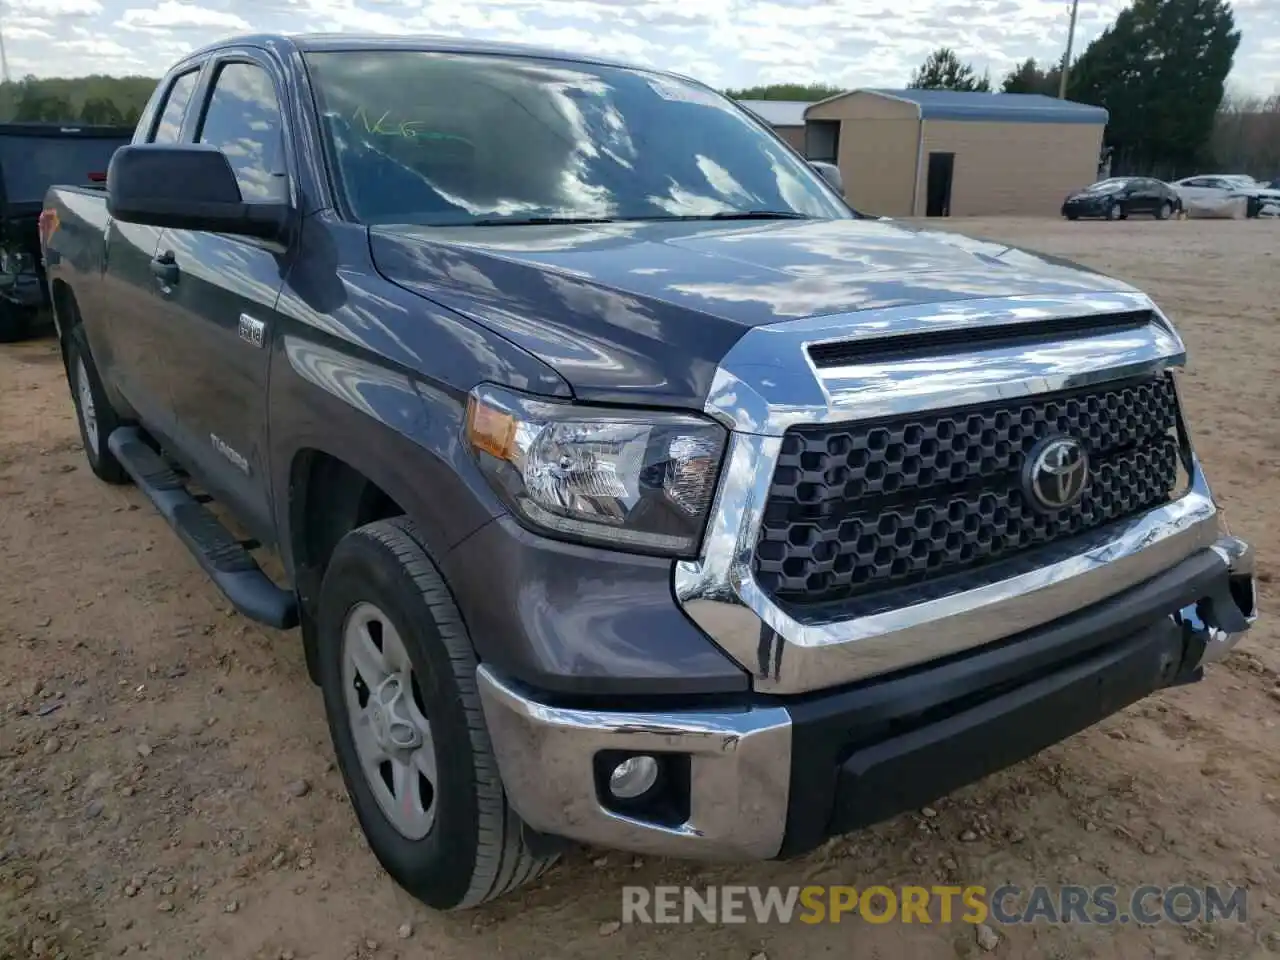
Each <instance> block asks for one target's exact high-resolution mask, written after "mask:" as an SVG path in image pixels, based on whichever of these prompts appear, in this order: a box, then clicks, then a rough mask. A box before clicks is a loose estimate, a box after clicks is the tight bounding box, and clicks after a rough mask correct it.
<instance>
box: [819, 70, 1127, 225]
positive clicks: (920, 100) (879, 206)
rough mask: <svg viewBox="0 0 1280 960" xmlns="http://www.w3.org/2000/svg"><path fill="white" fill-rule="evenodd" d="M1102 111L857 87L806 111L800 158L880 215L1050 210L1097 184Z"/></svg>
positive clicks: (1023, 97)
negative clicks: (834, 168) (825, 169)
mask: <svg viewBox="0 0 1280 960" xmlns="http://www.w3.org/2000/svg"><path fill="white" fill-rule="evenodd" d="M1106 123H1107V111H1106V110H1104V109H1102V108H1101V107H1091V106H1087V105H1085V104H1081V103H1073V102H1071V101H1069V100H1055V99H1053V98H1052V97H1043V96H1039V95H1034V94H1017V93H962V92H958V91H954V90H854V91H852V92H851V93H845V94H841V95H839V96H835V97H831V98H830V99H827V100H821V101H819V102H817V103H815V104H813V105H812V106H810V107H809V108H808V109H807V110H806V111H805V154H806V156H807V157H808V158H809V159H810V160H826V161H828V162H830V163H836V164H838V165H839V167H840V173H841V176H843V177H844V185H845V193H846V195H847V196H848V198H849V202H850V203H851V204H853V206H854V207H855V208H856V209H858V210H861V211H863V212H865V213H874V214H878V215H880V216H887V217H909V216H931V217H945V216H966V215H979V214H1056V213H1057V212H1058V211H1059V209H1060V208H1061V205H1062V200H1063V197H1065V196H1066V194H1067V193H1069V192H1070V191H1072V190H1078V189H1080V188H1081V187H1084V186H1087V185H1088V184H1090V183H1092V182H1093V181H1094V180H1095V179H1097V176H1096V175H1097V171H1098V158H1099V154H1100V151H1101V147H1102V131H1103V128H1104V127H1105V126H1106Z"/></svg>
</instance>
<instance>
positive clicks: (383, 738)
mask: <svg viewBox="0 0 1280 960" xmlns="http://www.w3.org/2000/svg"><path fill="white" fill-rule="evenodd" d="M342 685H343V692H344V695H345V698H346V708H347V710H346V712H347V722H348V724H349V725H350V728H351V737H352V740H353V741H354V742H355V748H356V755H357V756H358V757H359V760H360V770H361V772H362V773H363V774H364V777H365V780H366V781H367V782H368V785H369V789H370V790H371V791H372V792H373V795H374V797H375V798H376V799H377V801H378V805H379V807H381V808H382V812H383V814H384V815H385V816H386V818H387V820H388V822H390V824H391V825H392V826H393V827H394V828H395V829H396V831H397V832H398V833H400V835H401V836H403V837H405V838H406V839H409V840H421V839H422V838H423V837H425V836H426V835H427V834H428V833H430V832H431V828H432V826H434V824H435V819H436V784H437V773H436V751H435V742H434V740H433V739H432V735H431V723H430V721H429V720H428V719H427V714H426V708H425V706H424V700H423V697H422V690H421V687H420V685H419V678H418V677H417V676H416V675H415V671H414V667H413V663H412V661H411V660H410V659H409V653H408V651H407V650H406V648H405V645H404V641H403V640H402V639H401V637H400V633H399V632H398V631H397V630H396V628H395V626H394V624H392V622H391V619H390V618H389V617H388V616H387V615H386V614H385V613H383V612H382V611H381V610H380V609H378V607H376V606H375V605H373V604H372V603H368V602H363V603H358V604H356V605H355V606H354V607H352V608H351V611H350V612H349V613H348V614H347V619H346V622H345V623H344V625H343V629H342Z"/></svg>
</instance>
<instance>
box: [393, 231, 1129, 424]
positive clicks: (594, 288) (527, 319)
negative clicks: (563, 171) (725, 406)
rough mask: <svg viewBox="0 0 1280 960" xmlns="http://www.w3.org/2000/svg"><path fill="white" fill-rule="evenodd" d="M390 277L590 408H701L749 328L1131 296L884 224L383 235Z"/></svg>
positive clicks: (971, 244) (981, 245) (1025, 254)
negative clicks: (515, 351) (518, 352)
mask: <svg viewBox="0 0 1280 960" xmlns="http://www.w3.org/2000/svg"><path fill="white" fill-rule="evenodd" d="M370 245H371V249H372V254H373V260H374V263H375V265H376V267H377V269H378V271H379V272H380V273H381V274H382V275H383V276H385V277H386V278H387V279H389V280H391V281H392V282H394V283H396V284H398V285H400V286H402V287H405V288H407V289H409V290H412V291H414V292H416V293H419V294H421V295H422V296H425V297H427V298H429V299H431V300H433V301H435V302H436V303H439V304H441V305H443V306H446V307H448V308H450V309H452V310H455V311H457V312H458V313H461V314H463V315H465V316H467V317H469V318H471V319H473V320H474V321H476V322H478V323H480V324H482V325H484V326H485V327H487V328H489V329H491V330H492V331H494V332H495V333H498V334H500V335H501V336H503V337H505V338H507V339H508V340H511V341H512V342H514V343H517V344H519V345H520V346H521V347H523V348H525V349H526V350H528V351H530V352H531V353H533V354H534V355H535V356H537V357H539V358H540V359H542V360H543V361H544V362H546V363H548V364H549V365H551V366H552V367H553V368H555V369H556V370H557V371H558V372H559V373H560V374H561V375H562V376H563V377H564V378H565V379H566V380H567V381H568V382H569V384H570V385H571V386H572V388H573V390H574V392H575V394H577V395H578V396H579V397H582V398H584V399H585V398H590V399H594V400H599V401H618V402H640V403H645V404H660V405H664V406H665V405H671V406H681V407H689V406H692V407H700V406H701V405H702V402H703V400H704V399H705V397H706V394H707V390H708V389H709V387H710V383H711V378H712V376H713V375H714V373H715V368H716V365H717V364H718V362H719V361H720V359H721V358H722V357H723V356H724V355H725V353H727V352H728V350H729V348H730V347H731V346H732V345H733V344H734V342H735V341H736V340H737V339H738V338H739V337H741V336H742V334H743V333H744V332H745V331H746V330H747V329H748V328H750V327H754V326H759V325H762V324H770V323H778V322H782V321H787V320H794V319H800V318H803V317H813V316H830V315H838V314H846V313H855V312H858V311H862V310H871V309H876V308H886V307H896V306H903V305H909V304H928V303H937V302H942V301H956V300H968V299H974V298H980V297H997V296H1014V295H1024V294H1034V295H1038V296H1049V297H1052V296H1056V295H1064V294H1079V293H1082V292H1101V291H1115V290H1130V289H1132V288H1131V287H1129V286H1128V285H1126V284H1123V283H1121V282H1119V281H1117V280H1114V279H1111V278H1108V277H1105V276H1103V275H1101V274H1098V273H1096V272H1093V271H1090V270H1087V269H1085V268H1083V267H1080V266H1078V265H1076V264H1073V263H1070V262H1068V261H1065V260H1060V259H1057V258H1054V257H1050V256H1047V255H1045V254H1040V253H1033V252H1030V251H1027V250H1023V249H1020V248H1015V247H1010V246H1008V245H1006V244H1002V243H994V242H990V241H985V240H976V239H972V238H968V237H964V236H960V235H958V234H953V233H943V232H938V231H931V230H920V229H915V228H911V227H907V226H904V225H901V224H897V223H893V222H886V221H882V220H870V219H867V220H771V221H722V222H715V221H705V220H701V221H657V222H654V221H624V222H618V223H608V224H598V225H596V224H591V225H545V226H543V225H536V226H493V227H418V226H378V227H374V228H372V229H371V231H370Z"/></svg>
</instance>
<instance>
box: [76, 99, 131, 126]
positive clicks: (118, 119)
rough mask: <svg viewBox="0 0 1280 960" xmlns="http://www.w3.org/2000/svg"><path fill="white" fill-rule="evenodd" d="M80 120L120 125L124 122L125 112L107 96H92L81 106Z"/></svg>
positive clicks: (82, 121)
mask: <svg viewBox="0 0 1280 960" xmlns="http://www.w3.org/2000/svg"><path fill="white" fill-rule="evenodd" d="M80 122H81V123H94V124H108V125H110V126H116V127H118V126H120V125H122V124H123V123H124V114H123V113H121V112H120V108H119V107H117V106H116V105H115V103H113V102H112V101H110V100H108V99H107V98H106V97H90V98H89V99H88V100H86V101H85V102H84V106H82V107H81V108H80Z"/></svg>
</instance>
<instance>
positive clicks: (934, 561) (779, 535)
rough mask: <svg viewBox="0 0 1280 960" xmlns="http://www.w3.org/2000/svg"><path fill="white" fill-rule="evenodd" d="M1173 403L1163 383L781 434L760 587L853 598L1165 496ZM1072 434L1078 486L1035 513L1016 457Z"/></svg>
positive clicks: (785, 597) (1172, 482) (1038, 541)
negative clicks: (1080, 467)
mask: <svg viewBox="0 0 1280 960" xmlns="http://www.w3.org/2000/svg"><path fill="white" fill-rule="evenodd" d="M1176 422H1177V397H1176V394H1175V392H1174V388H1173V384H1172V381H1171V380H1170V379H1169V378H1168V377H1167V376H1164V375H1161V376H1159V377H1156V378H1153V379H1149V380H1144V381H1140V382H1131V383H1126V384H1119V385H1108V386H1104V387H1095V388H1091V389H1089V390H1083V391H1074V392H1071V393H1066V394H1057V395H1045V396H1042V397H1036V398H1027V399H1023V400H1015V401H1009V402H1001V403H996V404H988V405H984V406H981V407H975V408H969V409H964V410H954V411H946V412H942V413H928V414H916V415H912V416H909V417H901V418H895V419H893V420H887V421H877V422H864V423H845V424H834V425H824V426H803V427H793V428H792V429H791V430H789V431H787V433H786V435H785V436H784V437H783V441H782V452H781V456H780V457H779V460H778V464H777V468H776V470H775V472H774V476H773V483H772V485H771V487H770V491H769V499H768V502H767V504H766V506H765V511H764V518H763V522H762V524H761V528H760V533H759V537H758V539H757V542H756V550H755V557H754V566H755V574H756V578H757V581H758V582H759V583H760V585H761V587H762V588H763V589H765V590H766V591H768V592H770V593H771V594H773V595H774V596H775V597H777V598H778V599H779V600H782V601H786V602H790V603H820V602H828V601H836V600H842V599H848V598H851V597H854V596H864V595H867V594H871V593H873V592H876V591H879V590H882V589H887V588H891V587H896V586H902V585H906V584H908V583H912V582H918V581H920V580H923V579H928V578H931V577H935V576H942V575H945V574H949V573H953V572H958V571H960V570H964V569H971V568H973V567H976V566H979V565H982V564H984V563H987V562H992V561H995V560H999V559H1004V558H1006V557H1009V556H1012V555H1013V554H1015V553H1018V552H1021V551H1024V550H1028V549H1032V548H1034V547H1036V546H1040V545H1044V544H1048V543H1052V542H1054V541H1056V540H1060V539H1062V538H1065V537H1070V536H1072V535H1074V534H1077V533H1083V532H1085V531H1087V530H1091V529H1093V528H1095V527H1099V526H1102V525H1104V524H1106V523H1110V522H1112V521H1115V520H1120V519H1123V518H1125V517H1127V516H1130V515H1132V514H1135V513H1138V512H1140V511H1143V510H1147V509H1150V508H1151V507H1153V506H1155V505H1157V504H1159V503H1161V502H1163V501H1165V500H1167V499H1168V498H1169V497H1170V495H1171V493H1172V491H1173V490H1174V488H1175V486H1176V485H1177V482H1178V466H1179V460H1180V457H1179V444H1178V440H1177V437H1176V435H1175V432H1174V427H1175V425H1176ZM1056 435H1065V436H1071V437H1075V438H1076V439H1078V440H1080V441H1081V442H1082V443H1083V444H1084V446H1085V448H1086V449H1087V450H1088V452H1089V465H1090V469H1089V483H1088V486H1087V488H1086V490H1085V493H1084V496H1083V497H1082V498H1081V499H1080V500H1079V501H1078V502H1077V503H1076V504H1075V505H1073V506H1071V507H1069V508H1067V509H1065V510H1061V511H1058V512H1057V513H1051V514H1046V513H1042V512H1040V511H1038V510H1036V509H1035V508H1034V507H1033V506H1032V504H1031V503H1030V500H1029V498H1028V497H1027V496H1026V494H1025V493H1024V492H1023V489H1022V481H1021V473H1022V468H1023V464H1024V461H1025V460H1026V456H1027V454H1028V452H1029V451H1030V450H1031V449H1032V448H1033V447H1034V446H1035V445H1036V444H1037V443H1038V442H1039V441H1041V440H1043V439H1044V438H1046V437H1050V436H1056Z"/></svg>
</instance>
